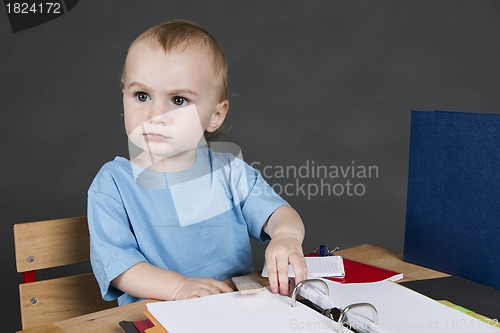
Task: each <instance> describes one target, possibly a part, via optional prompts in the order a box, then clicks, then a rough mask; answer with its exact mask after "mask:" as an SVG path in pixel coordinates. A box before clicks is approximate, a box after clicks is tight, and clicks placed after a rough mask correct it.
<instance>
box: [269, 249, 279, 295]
mask: <svg viewBox="0 0 500 333" xmlns="http://www.w3.org/2000/svg"><path fill="white" fill-rule="evenodd" d="M266 270H267V275H268V279H269V287H270V288H271V292H272V293H273V294H276V293H277V292H278V290H279V289H278V270H277V269H276V258H275V257H274V256H270V255H267V253H266Z"/></svg>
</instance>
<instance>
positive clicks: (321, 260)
mask: <svg viewBox="0 0 500 333" xmlns="http://www.w3.org/2000/svg"><path fill="white" fill-rule="evenodd" d="M304 259H305V260H306V265H307V274H308V277H311V278H314V277H343V276H344V275H345V271H344V260H343V259H342V257H341V256H326V257H305V258H304ZM262 276H263V277H268V276H269V275H268V272H267V269H266V265H265V264H264V268H263V269H262ZM288 277H295V273H294V271H293V267H292V265H288Z"/></svg>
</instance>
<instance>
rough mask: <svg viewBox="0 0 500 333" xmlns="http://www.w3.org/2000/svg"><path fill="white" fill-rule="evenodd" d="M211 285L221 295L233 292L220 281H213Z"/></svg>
mask: <svg viewBox="0 0 500 333" xmlns="http://www.w3.org/2000/svg"><path fill="white" fill-rule="evenodd" d="M212 285H213V286H214V287H215V288H217V289H218V290H219V291H220V292H222V293H230V292H231V291H234V290H233V288H231V287H230V286H228V285H227V284H225V283H224V282H222V281H218V280H213V282H212Z"/></svg>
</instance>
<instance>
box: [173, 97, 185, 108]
mask: <svg viewBox="0 0 500 333" xmlns="http://www.w3.org/2000/svg"><path fill="white" fill-rule="evenodd" d="M188 102H189V101H188V100H187V99H185V98H184V97H182V96H174V97H172V103H174V104H175V105H177V106H184V105H186V104H187V103H188Z"/></svg>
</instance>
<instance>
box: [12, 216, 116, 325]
mask: <svg viewBox="0 0 500 333" xmlns="http://www.w3.org/2000/svg"><path fill="white" fill-rule="evenodd" d="M14 244H15V250H16V266H17V271H18V272H19V273H23V276H24V282H23V283H21V284H20V285H19V298H20V305H21V321H22V326H23V329H27V328H32V327H36V326H40V325H43V324H47V323H51V322H54V321H59V320H64V319H68V318H73V317H77V316H80V315H84V314H88V313H92V312H95V311H99V310H104V309H107V308H111V307H114V306H117V302H116V301H114V302H107V301H104V300H103V299H102V298H101V294H100V291H99V287H98V285H97V281H96V280H95V277H94V275H93V274H92V272H89V273H84V274H76V275H69V276H63V277H56V278H49V279H45V280H41V281H36V275H35V272H36V271H37V270H41V269H47V268H54V267H62V266H67V265H72V264H78V263H85V262H89V261H90V248H89V231H88V227H87V218H86V217H85V216H82V217H71V218H63V219H56V220H46V221H37V222H25V223H18V224H15V225H14Z"/></svg>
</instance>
